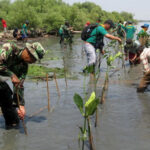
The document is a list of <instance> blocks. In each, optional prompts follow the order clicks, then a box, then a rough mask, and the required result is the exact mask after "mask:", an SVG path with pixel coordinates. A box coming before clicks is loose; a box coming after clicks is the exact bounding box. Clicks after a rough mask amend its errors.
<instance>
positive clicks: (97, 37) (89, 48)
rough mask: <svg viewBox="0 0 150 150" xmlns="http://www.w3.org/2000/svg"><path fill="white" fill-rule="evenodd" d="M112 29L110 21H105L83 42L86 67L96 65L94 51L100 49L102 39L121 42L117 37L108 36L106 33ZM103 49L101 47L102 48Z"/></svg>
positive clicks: (112, 25) (112, 24)
mask: <svg viewBox="0 0 150 150" xmlns="http://www.w3.org/2000/svg"><path fill="white" fill-rule="evenodd" d="M113 27H114V23H113V21H112V20H107V21H105V23H104V24H103V25H101V26H98V27H96V28H95V29H94V30H93V31H92V32H91V35H90V37H89V38H88V39H87V40H86V41H85V44H84V49H85V52H86V55H87V60H88V67H89V66H93V65H95V64H96V49H100V48H101V46H102V44H103V39H104V37H106V38H109V39H112V40H117V41H119V42H121V41H122V40H121V39H120V38H119V37H116V36H113V35H110V34H109V33H108V32H107V31H108V30H110V29H111V28H113ZM102 47H103V46H102Z"/></svg>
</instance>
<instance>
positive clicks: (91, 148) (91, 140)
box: [87, 117, 95, 150]
mask: <svg viewBox="0 0 150 150" xmlns="http://www.w3.org/2000/svg"><path fill="white" fill-rule="evenodd" d="M87 123H88V135H89V144H90V150H95V148H94V143H93V136H92V132H91V126H90V118H89V117H88V118H87Z"/></svg>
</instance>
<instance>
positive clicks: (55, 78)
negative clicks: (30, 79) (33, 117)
mask: <svg viewBox="0 0 150 150" xmlns="http://www.w3.org/2000/svg"><path fill="white" fill-rule="evenodd" d="M54 80H55V84H56V89H57V93H58V96H59V97H60V91H59V87H58V82H57V77H56V73H55V72H54Z"/></svg>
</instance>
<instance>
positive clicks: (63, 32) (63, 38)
mask: <svg viewBox="0 0 150 150" xmlns="http://www.w3.org/2000/svg"><path fill="white" fill-rule="evenodd" d="M72 32H73V29H72V27H70V24H69V22H68V21H66V22H65V24H64V25H61V27H60V29H59V35H60V44H61V43H62V42H68V43H69V44H72V42H73V41H72V38H73V35H72ZM65 44H66V43H65Z"/></svg>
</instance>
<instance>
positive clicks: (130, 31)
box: [122, 21, 136, 40]
mask: <svg viewBox="0 0 150 150" xmlns="http://www.w3.org/2000/svg"><path fill="white" fill-rule="evenodd" d="M122 28H123V29H124V30H125V32H126V40H128V39H131V40H133V38H134V35H135V32H136V28H135V27H134V26H133V23H132V22H131V21H128V25H127V26H122Z"/></svg>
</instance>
